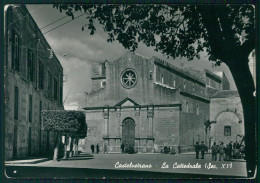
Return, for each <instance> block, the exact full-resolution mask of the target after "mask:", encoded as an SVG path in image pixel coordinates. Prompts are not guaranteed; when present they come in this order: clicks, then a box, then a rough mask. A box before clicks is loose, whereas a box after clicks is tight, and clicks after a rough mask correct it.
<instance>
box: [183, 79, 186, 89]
mask: <svg viewBox="0 0 260 183" xmlns="http://www.w3.org/2000/svg"><path fill="white" fill-rule="evenodd" d="M183 89H184V90H185V89H186V81H185V80H184V81H183Z"/></svg>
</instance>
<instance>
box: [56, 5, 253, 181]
mask: <svg viewBox="0 0 260 183" xmlns="http://www.w3.org/2000/svg"><path fill="white" fill-rule="evenodd" d="M53 7H54V8H57V9H59V10H60V12H62V11H66V14H67V15H68V16H71V17H72V19H73V18H74V13H75V12H77V11H81V12H84V13H86V18H87V23H86V24H85V25H83V27H82V30H84V29H85V27H87V28H88V29H89V30H90V34H91V35H93V34H94V33H95V30H96V28H95V25H94V23H95V22H94V21H95V20H96V21H98V22H99V23H100V24H101V25H103V29H104V31H105V32H106V33H107V34H108V39H107V41H108V42H113V41H115V40H117V41H119V43H121V44H122V45H123V46H124V47H125V48H127V49H130V50H132V51H134V50H135V49H136V48H137V47H138V43H139V42H142V43H144V44H145V45H147V46H148V47H149V46H152V47H154V48H155V51H160V52H162V53H164V54H166V55H167V56H168V57H172V58H173V59H174V58H176V57H186V58H187V59H188V60H192V59H193V58H194V57H197V58H200V53H202V52H204V51H206V52H207V53H208V56H209V60H210V61H214V62H215V63H216V65H220V64H221V63H222V62H223V63H225V64H226V65H227V66H228V67H229V69H230V71H231V73H232V75H233V78H234V81H235V83H236V86H237V89H238V92H239V95H240V98H241V102H242V106H243V111H244V119H245V143H246V160H247V172H248V176H249V177H251V176H253V175H254V172H255V165H256V148H255V145H256V139H255V138H256V136H255V134H256V129H255V127H256V113H255V109H256V107H255V97H254V96H253V92H254V91H255V87H254V82H253V78H252V75H251V73H250V70H249V66H248V56H249V54H250V53H251V52H252V50H253V49H254V48H255V47H256V41H255V40H256V30H255V25H254V23H255V9H254V6H252V5H215V6H212V5H211V6H209V5H100V4H99V5H93V4H70V5H68V4H66V5H64V4H54V5H53Z"/></svg>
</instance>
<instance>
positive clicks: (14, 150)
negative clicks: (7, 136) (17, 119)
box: [13, 125, 18, 158]
mask: <svg viewBox="0 0 260 183" xmlns="http://www.w3.org/2000/svg"><path fill="white" fill-rule="evenodd" d="M17 131H18V130H17V125H14V139H13V158H16V157H17V140H18V134H17Z"/></svg>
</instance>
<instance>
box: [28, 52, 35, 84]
mask: <svg viewBox="0 0 260 183" xmlns="http://www.w3.org/2000/svg"><path fill="white" fill-rule="evenodd" d="M27 76H28V80H29V81H33V79H34V65H33V52H32V50H30V49H29V50H28V53H27Z"/></svg>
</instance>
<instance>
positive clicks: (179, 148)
mask: <svg viewBox="0 0 260 183" xmlns="http://www.w3.org/2000/svg"><path fill="white" fill-rule="evenodd" d="M178 154H181V145H179V146H178Z"/></svg>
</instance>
